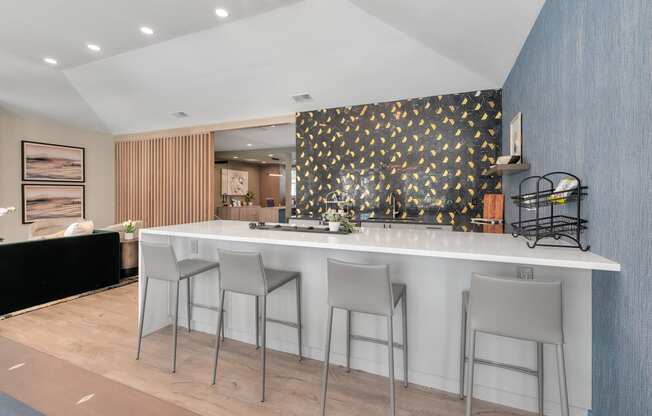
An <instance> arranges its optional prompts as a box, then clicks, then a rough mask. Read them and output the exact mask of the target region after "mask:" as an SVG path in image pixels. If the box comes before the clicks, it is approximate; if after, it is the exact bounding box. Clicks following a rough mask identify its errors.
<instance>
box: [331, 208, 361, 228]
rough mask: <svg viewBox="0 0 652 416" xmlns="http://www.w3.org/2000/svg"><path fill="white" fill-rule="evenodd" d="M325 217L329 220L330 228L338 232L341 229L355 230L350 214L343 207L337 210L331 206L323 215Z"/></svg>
mask: <svg viewBox="0 0 652 416" xmlns="http://www.w3.org/2000/svg"><path fill="white" fill-rule="evenodd" d="M323 219H324V220H326V221H328V228H329V230H330V231H332V232H338V231H340V230H342V231H346V232H349V233H350V232H353V231H354V228H355V227H354V225H353V223H352V222H351V219H350V218H349V216H348V215H347V214H346V213H345V212H344V210H342V209H338V210H335V209H333V208H329V209H328V210H327V211H326V212H325V213H324V215H323Z"/></svg>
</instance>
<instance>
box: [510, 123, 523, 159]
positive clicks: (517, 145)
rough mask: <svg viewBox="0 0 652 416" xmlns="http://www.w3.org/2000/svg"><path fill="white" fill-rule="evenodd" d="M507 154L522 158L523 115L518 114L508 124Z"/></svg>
mask: <svg viewBox="0 0 652 416" xmlns="http://www.w3.org/2000/svg"><path fill="white" fill-rule="evenodd" d="M509 154H510V155H512V156H521V158H522V156H523V114H522V113H518V114H516V115H515V116H514V118H513V119H512V121H511V123H509Z"/></svg>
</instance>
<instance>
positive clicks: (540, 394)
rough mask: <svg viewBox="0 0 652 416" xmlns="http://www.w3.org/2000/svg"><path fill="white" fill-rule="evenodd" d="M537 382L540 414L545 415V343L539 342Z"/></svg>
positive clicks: (540, 415)
mask: <svg viewBox="0 0 652 416" xmlns="http://www.w3.org/2000/svg"><path fill="white" fill-rule="evenodd" d="M537 383H538V399H539V416H543V397H544V396H543V393H544V392H543V343H542V342H537Z"/></svg>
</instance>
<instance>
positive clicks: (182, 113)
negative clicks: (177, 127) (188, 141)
mask: <svg viewBox="0 0 652 416" xmlns="http://www.w3.org/2000/svg"><path fill="white" fill-rule="evenodd" d="M172 115H173V116H174V117H176V118H186V117H188V113H186V112H185V111H177V112H176V113H172Z"/></svg>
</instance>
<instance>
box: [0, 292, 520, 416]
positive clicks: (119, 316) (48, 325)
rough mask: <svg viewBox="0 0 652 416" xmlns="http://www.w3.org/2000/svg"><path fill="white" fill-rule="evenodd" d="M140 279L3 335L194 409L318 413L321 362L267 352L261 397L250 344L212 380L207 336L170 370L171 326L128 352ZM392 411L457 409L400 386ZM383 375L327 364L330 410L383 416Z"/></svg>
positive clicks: (189, 339)
mask: <svg viewBox="0 0 652 416" xmlns="http://www.w3.org/2000/svg"><path fill="white" fill-rule="evenodd" d="M136 332H137V285H136V284H132V285H128V286H123V287H120V288H117V289H112V290H109V291H106V292H101V293H98V294H94V295H91V296H88V297H83V298H80V299H75V300H72V301H70V302H66V303H61V304H58V305H54V306H50V307H48V308H44V309H40V310H36V311H32V312H29V313H27V314H23V315H20V316H16V317H13V318H9V319H6V320H3V321H0V336H4V337H6V338H9V339H11V340H14V341H17V342H19V343H22V344H25V345H27V346H30V347H32V348H35V349H37V350H39V351H42V352H45V353H48V354H50V355H53V356H55V357H57V358H60V359H63V360H65V361H68V362H70V363H72V364H74V365H77V366H79V367H81V368H83V369H85V370H88V371H91V372H93V373H96V374H99V375H101V376H104V377H107V378H108V379H110V380H113V381H117V382H119V383H123V384H125V385H127V386H129V387H132V388H135V389H138V390H140V391H142V392H145V393H148V394H150V395H152V396H155V397H157V398H159V399H162V400H165V401H167V402H170V403H173V404H176V405H178V406H180V407H182V408H185V409H188V410H190V411H193V412H196V413H198V414H201V415H207V416H208V415H220V416H221V415H235V416H239V415H242V416H245V415H247V416H252V415H261V416H262V415H284V416H291V415H318V414H319V385H320V366H321V363H320V362H318V361H314V360H304V361H303V362H301V363H299V362H297V360H296V357H295V356H293V355H290V354H285V353H280V352H273V351H272V352H270V353H269V354H268V367H267V371H268V373H267V374H268V378H267V386H268V390H267V401H266V402H265V403H260V402H259V401H258V400H259V371H258V368H259V354H258V352H257V351H256V350H255V348H254V347H253V346H251V345H248V344H243V343H239V342H236V341H232V340H229V339H227V340H226V342H225V344H224V349H223V355H221V361H220V367H219V369H218V383H217V385H215V386H211V384H210V380H211V369H212V356H213V337H211V336H209V335H207V334H202V333H198V332H193V333H190V334H188V333H187V332H186V331H180V332H179V348H178V357H177V373H176V374H174V375H172V374H170V372H169V366H170V362H171V359H170V351H171V338H170V336H171V330H170V329H169V328H166V329H163V330H161V331H159V332H157V333H155V334H152V335H150V336H149V337H147V338H145V340H144V341H143V354H142V357H141V360H140V361H136V360H135V359H134V358H135V346H136ZM396 391H397V406H398V411H397V414H398V415H418V416H453V415H463V414H464V404H463V402H461V401H459V400H458V399H457V397H456V396H454V395H449V394H446V393H442V392H438V391H434V390H432V389H427V388H422V387H418V386H414V385H411V386H410V387H409V388H408V389H404V388H403V387H401V386H400V383H397V387H396ZM387 402H388V400H387V380H386V379H385V378H383V377H379V376H375V375H371V374H367V373H363V372H359V371H352V372H351V373H348V374H347V373H346V372H345V370H344V369H343V368H340V367H333V368H331V370H330V383H329V397H328V414H329V415H330V416H335V415H354V416H355V415H360V416H361V415H383V414H386V411H387V410H386V409H387ZM474 414H477V415H480V414H481V415H483V416H499V415H501V416H520V415H527V414H528V413H525V412H522V411H517V410H513V409H508V408H505V407H501V406H497V405H493V404H489V403H484V402H481V401H476V404H475V406H474Z"/></svg>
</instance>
